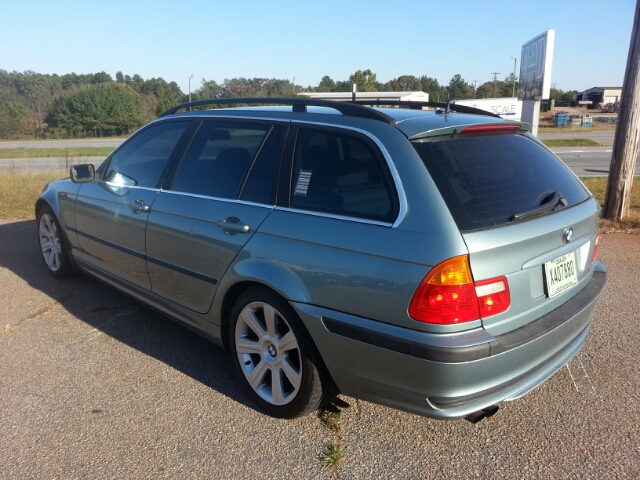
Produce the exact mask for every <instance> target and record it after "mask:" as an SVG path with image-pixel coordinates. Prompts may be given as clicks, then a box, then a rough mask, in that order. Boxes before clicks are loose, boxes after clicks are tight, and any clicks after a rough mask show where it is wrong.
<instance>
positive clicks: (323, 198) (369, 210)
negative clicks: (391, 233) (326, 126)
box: [291, 129, 397, 222]
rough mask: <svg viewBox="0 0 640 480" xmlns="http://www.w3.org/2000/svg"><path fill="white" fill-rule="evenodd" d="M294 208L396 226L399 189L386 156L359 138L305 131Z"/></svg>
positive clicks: (300, 141)
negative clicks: (394, 181) (396, 187)
mask: <svg viewBox="0 0 640 480" xmlns="http://www.w3.org/2000/svg"><path fill="white" fill-rule="evenodd" d="M292 179H293V182H294V184H293V188H292V198H291V206H292V207H293V208H301V209H306V210H315V211H319V212H326V213H335V214H338V215H345V216H351V217H361V218H366V219H371V220H379V221H385V222H392V221H393V220H394V219H395V217H396V215H397V201H396V198H395V189H393V188H392V187H391V184H392V182H391V181H390V177H389V174H388V170H387V168H386V163H385V162H384V160H383V159H382V157H381V156H380V155H378V154H376V152H375V151H374V149H373V148H372V146H371V145H369V143H368V142H367V141H365V140H364V139H361V138H359V137H355V136H351V135H345V134H341V133H336V132H333V131H317V130H311V129H300V130H299V134H298V140H297V142H296V150H295V161H294V171H293V177H292Z"/></svg>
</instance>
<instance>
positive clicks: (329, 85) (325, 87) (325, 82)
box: [315, 75, 336, 92]
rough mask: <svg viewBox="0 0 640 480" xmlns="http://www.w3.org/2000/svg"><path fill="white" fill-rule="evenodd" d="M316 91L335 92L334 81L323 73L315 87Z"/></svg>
mask: <svg viewBox="0 0 640 480" xmlns="http://www.w3.org/2000/svg"><path fill="white" fill-rule="evenodd" d="M315 91H316V92H335V91H336V82H334V81H333V80H332V79H331V77H330V76H328V75H325V76H324V77H322V80H320V83H319V84H318V86H317V87H316V89H315Z"/></svg>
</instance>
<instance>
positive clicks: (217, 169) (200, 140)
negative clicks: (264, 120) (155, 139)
mask: <svg viewBox="0 0 640 480" xmlns="http://www.w3.org/2000/svg"><path fill="white" fill-rule="evenodd" d="M270 128H271V127H270V125H263V124H248V123H241V122H219V121H205V122H203V123H202V125H201V126H200V128H199V129H198V132H197V133H196V135H195V137H194V138H193V141H192V142H191V145H189V148H188V149H187V153H186V154H185V156H184V159H183V160H182V163H181V165H180V167H179V168H178V171H177V172H176V176H175V179H174V181H173V184H172V186H171V190H174V191H177V192H184V193H191V194H196V195H204V196H209V197H217V198H237V197H238V194H239V192H240V189H241V187H242V184H243V182H244V179H245V177H246V175H247V173H248V171H249V169H250V167H251V164H252V163H253V158H254V156H255V155H256V152H257V151H258V149H259V148H260V146H261V145H262V144H263V142H264V139H265V137H266V136H267V133H268V132H269V130H270Z"/></svg>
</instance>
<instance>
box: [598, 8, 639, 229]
mask: <svg viewBox="0 0 640 480" xmlns="http://www.w3.org/2000/svg"><path fill="white" fill-rule="evenodd" d="M639 22H640V0H636V13H635V15H634V18H633V29H632V30H631V43H630V45H629V56H628V58H627V68H626V70H625V73H624V84H623V87H622V98H621V99H620V111H619V112H618V123H617V125H616V134H615V137H614V139H613V155H612V156H611V166H610V168H609V181H608V182H607V194H606V196H605V200H604V211H603V213H602V218H606V219H609V220H622V219H623V218H624V217H625V215H626V214H627V211H628V210H629V204H630V202H631V198H630V197H631V196H630V195H629V194H630V192H631V185H632V183H633V174H634V172H635V168H636V157H637V156H638V146H639V140H640V29H639V28H638V23H639Z"/></svg>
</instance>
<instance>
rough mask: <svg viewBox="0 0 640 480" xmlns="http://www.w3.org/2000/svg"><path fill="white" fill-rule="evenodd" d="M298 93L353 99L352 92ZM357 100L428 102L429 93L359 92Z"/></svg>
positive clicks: (311, 96) (331, 98)
mask: <svg viewBox="0 0 640 480" xmlns="http://www.w3.org/2000/svg"><path fill="white" fill-rule="evenodd" d="M298 95H300V96H302V97H308V98H313V99H315V100H336V101H339V102H340V101H342V102H347V101H349V100H351V98H352V95H353V94H352V93H351V92H302V93H299V94H298ZM356 100H369V101H384V100H393V101H402V102H410V101H413V102H428V101H429V94H428V93H425V92H357V93H356Z"/></svg>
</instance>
